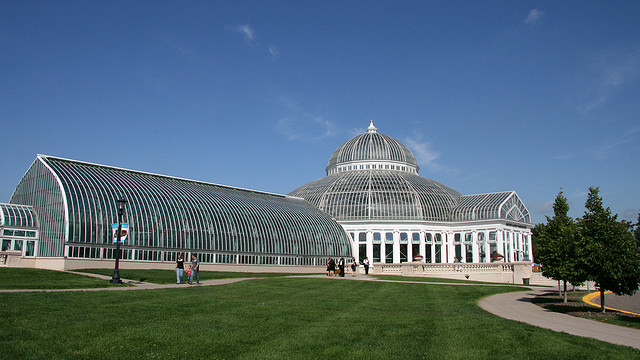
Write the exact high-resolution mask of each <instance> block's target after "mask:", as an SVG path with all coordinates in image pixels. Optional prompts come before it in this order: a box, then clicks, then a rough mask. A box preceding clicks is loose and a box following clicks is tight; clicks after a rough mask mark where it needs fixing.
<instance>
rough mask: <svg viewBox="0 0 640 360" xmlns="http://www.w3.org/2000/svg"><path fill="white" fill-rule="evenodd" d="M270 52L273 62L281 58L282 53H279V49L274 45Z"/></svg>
mask: <svg viewBox="0 0 640 360" xmlns="http://www.w3.org/2000/svg"><path fill="white" fill-rule="evenodd" d="M268 50H269V54H271V59H272V60H276V59H277V58H278V57H279V56H280V52H279V51H278V48H277V47H275V46H273V45H269V48H268Z"/></svg>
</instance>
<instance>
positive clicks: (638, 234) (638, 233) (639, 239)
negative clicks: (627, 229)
mask: <svg viewBox="0 0 640 360" xmlns="http://www.w3.org/2000/svg"><path fill="white" fill-rule="evenodd" d="M633 236H635V238H636V243H637V244H638V246H640V213H638V222H637V223H636V225H635V229H634V230H633Z"/></svg>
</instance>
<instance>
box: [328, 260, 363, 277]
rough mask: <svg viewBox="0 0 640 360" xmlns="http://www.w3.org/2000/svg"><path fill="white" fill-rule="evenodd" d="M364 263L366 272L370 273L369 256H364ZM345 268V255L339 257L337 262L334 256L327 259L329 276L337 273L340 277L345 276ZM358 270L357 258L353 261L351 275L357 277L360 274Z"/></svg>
mask: <svg viewBox="0 0 640 360" xmlns="http://www.w3.org/2000/svg"><path fill="white" fill-rule="evenodd" d="M362 265H363V266H364V273H365V274H369V258H364V260H363V261H362ZM344 269H345V260H344V258H343V257H341V258H340V259H338V263H337V264H336V262H335V261H334V260H333V259H332V258H329V260H327V276H336V275H337V276H340V277H344ZM357 270H358V262H357V261H356V259H353V262H352V263H351V273H352V275H351V276H353V277H356V276H357V275H358V271H357Z"/></svg>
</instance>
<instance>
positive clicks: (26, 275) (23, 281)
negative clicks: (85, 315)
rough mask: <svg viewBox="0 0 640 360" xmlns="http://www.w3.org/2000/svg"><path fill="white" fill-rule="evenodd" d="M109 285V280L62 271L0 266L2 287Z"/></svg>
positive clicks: (99, 286)
mask: <svg viewBox="0 0 640 360" xmlns="http://www.w3.org/2000/svg"><path fill="white" fill-rule="evenodd" d="M111 274H113V270H112V271H111ZM108 286H110V284H109V282H107V281H104V280H100V279H96V278H91V277H87V276H81V275H76V274H70V273H65V272H61V271H52V270H43V269H29V268H0V289H86V288H101V287H108Z"/></svg>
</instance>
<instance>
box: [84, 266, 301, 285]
mask: <svg viewBox="0 0 640 360" xmlns="http://www.w3.org/2000/svg"><path fill="white" fill-rule="evenodd" d="M78 272H86V273H92V274H100V275H107V276H111V275H113V269H82V270H78ZM289 275H297V274H289V273H246V272H225V271H200V280H201V281H204V280H216V279H236V278H265V277H282V276H289ZM299 275H309V274H299ZM120 278H122V279H128V280H134V281H145V282H150V283H154V284H174V283H175V282H176V272H175V270H137V269H121V270H120ZM184 281H187V273H184ZM194 281H195V279H194Z"/></svg>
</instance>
